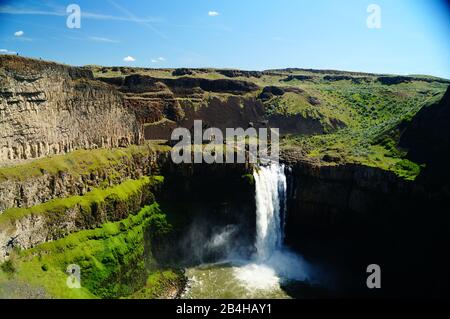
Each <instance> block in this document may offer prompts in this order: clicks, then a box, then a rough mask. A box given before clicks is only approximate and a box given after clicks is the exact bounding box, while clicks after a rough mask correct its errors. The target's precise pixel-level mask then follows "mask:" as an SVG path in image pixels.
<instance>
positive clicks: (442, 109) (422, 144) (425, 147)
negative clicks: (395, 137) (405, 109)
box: [400, 88, 450, 197]
mask: <svg viewBox="0 0 450 319" xmlns="http://www.w3.org/2000/svg"><path fill="white" fill-rule="evenodd" d="M400 146H401V147H403V148H405V149H408V151H409V152H408V158H410V159H411V160H412V161H415V162H417V163H421V164H426V166H425V168H424V169H423V170H422V174H421V175H420V176H419V179H420V180H421V181H423V182H424V183H427V184H429V185H430V186H432V187H433V188H435V189H445V190H446V192H447V197H450V182H449V180H450V169H449V167H448V159H449V158H450V88H448V89H447V92H446V93H445V95H444V97H443V98H442V100H440V101H439V102H437V103H435V104H432V105H430V106H428V107H425V108H423V109H421V110H420V111H419V112H418V113H417V115H416V116H415V117H414V118H413V120H412V121H411V123H410V124H409V126H408V127H407V128H406V129H405V131H404V132H403V134H402V136H401V139H400Z"/></svg>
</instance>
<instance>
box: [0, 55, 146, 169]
mask: <svg viewBox="0 0 450 319" xmlns="http://www.w3.org/2000/svg"><path fill="white" fill-rule="evenodd" d="M140 139H141V128H140V126H139V124H138V122H137V121H136V116H135V114H134V113H133V111H132V110H130V109H128V108H126V107H125V106H124V103H123V99H122V97H121V95H120V93H119V92H117V91H116V90H115V89H114V88H113V87H112V86H110V85H107V84H104V83H102V82H99V81H95V80H93V79H92V73H91V72H90V71H88V70H85V69H82V68H75V67H68V66H63V65H58V64H54V63H49V62H42V61H35V60H30V59H23V58H19V57H15V56H2V57H0V164H7V163H13V162H17V161H18V160H25V159H30V158H39V157H43V156H46V155H52V154H61V153H66V152H70V151H72V150H74V149H78V148H97V147H118V146H125V145H129V144H132V143H134V144H137V143H139V142H140Z"/></svg>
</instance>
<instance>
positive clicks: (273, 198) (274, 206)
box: [253, 163, 287, 262]
mask: <svg viewBox="0 0 450 319" xmlns="http://www.w3.org/2000/svg"><path fill="white" fill-rule="evenodd" d="M253 177H254V179H255V188H256V194H255V199H256V243H255V246H256V254H257V261H259V262H262V261H264V260H267V259H268V258H270V257H271V256H272V255H273V253H274V252H275V251H277V250H280V249H281V247H282V244H283V237H284V236H283V231H284V230H283V227H282V226H283V224H284V218H285V210H286V208H285V207H286V204H285V198H286V187H287V186H286V185H287V184H286V175H285V174H284V165H279V164H275V163H272V164H270V165H269V166H262V167H260V168H259V170H255V171H254V173H253Z"/></svg>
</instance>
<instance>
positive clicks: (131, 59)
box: [123, 56, 136, 62]
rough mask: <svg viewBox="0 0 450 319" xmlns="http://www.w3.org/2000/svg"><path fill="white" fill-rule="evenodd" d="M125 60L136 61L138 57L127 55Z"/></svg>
mask: <svg viewBox="0 0 450 319" xmlns="http://www.w3.org/2000/svg"><path fill="white" fill-rule="evenodd" d="M123 60H124V61H125V62H134V61H136V59H135V58H133V57H132V56H126V57H124V58H123Z"/></svg>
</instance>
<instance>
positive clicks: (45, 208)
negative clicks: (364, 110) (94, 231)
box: [0, 176, 163, 230]
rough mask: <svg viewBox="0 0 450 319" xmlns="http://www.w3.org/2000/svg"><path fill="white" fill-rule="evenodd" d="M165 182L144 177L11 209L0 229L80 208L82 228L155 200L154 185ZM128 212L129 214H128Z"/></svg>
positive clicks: (54, 217) (1, 216) (1, 219)
mask: <svg viewBox="0 0 450 319" xmlns="http://www.w3.org/2000/svg"><path fill="white" fill-rule="evenodd" d="M162 182H163V177H162V176H151V177H148V176H144V177H142V178H140V179H138V180H127V181H125V182H123V183H122V184H119V185H117V186H114V187H111V188H106V189H94V190H93V191H91V192H88V193H86V194H85V195H83V196H71V197H66V198H58V199H53V200H50V201H48V202H45V203H43V204H39V205H35V206H32V207H29V208H10V209H7V210H6V211H5V212H4V213H3V214H1V215H0V229H3V230H5V229H7V228H8V227H11V226H12V225H14V221H16V220H18V219H21V218H24V217H26V216H31V215H35V216H36V215H45V217H46V219H47V221H48V223H49V224H50V225H51V220H56V219H59V218H62V219H64V216H65V213H66V212H67V210H68V209H70V208H74V207H75V206H77V207H79V208H80V209H79V211H80V212H82V216H77V220H78V221H79V224H81V225H88V224H95V223H96V222H98V221H97V220H95V216H93V215H94V214H93V210H94V209H95V214H96V215H97V216H101V215H102V214H104V216H109V217H111V216H120V215H121V214H124V213H125V214H126V213H127V211H128V210H132V209H137V208H138V207H139V206H140V205H141V204H142V201H143V196H145V197H146V198H147V200H148V201H151V200H154V199H152V198H151V197H152V195H151V191H152V190H153V189H154V186H156V185H158V184H161V183H162ZM124 210H127V211H124Z"/></svg>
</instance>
